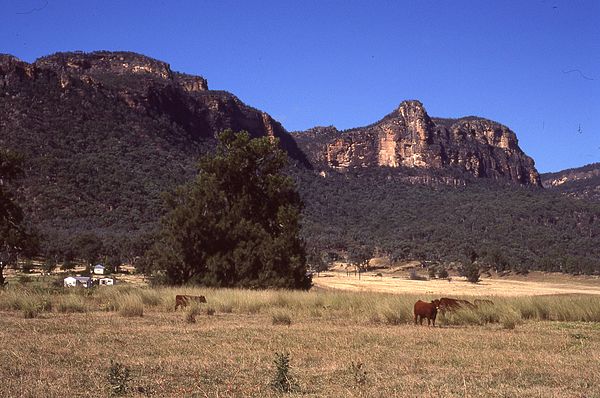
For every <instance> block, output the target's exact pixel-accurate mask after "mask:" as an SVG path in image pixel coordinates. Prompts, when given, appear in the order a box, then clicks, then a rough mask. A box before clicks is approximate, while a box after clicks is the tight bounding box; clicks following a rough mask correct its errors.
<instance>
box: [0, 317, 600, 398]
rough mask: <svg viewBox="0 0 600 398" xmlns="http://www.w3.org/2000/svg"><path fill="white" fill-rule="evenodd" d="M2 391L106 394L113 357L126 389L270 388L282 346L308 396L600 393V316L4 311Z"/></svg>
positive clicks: (259, 393)
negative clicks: (411, 318)
mask: <svg viewBox="0 0 600 398" xmlns="http://www.w3.org/2000/svg"><path fill="white" fill-rule="evenodd" d="M0 341H2V344H1V345H0V378H1V380H2V383H0V396H2V397H48V398H51V397H97V396H107V394H108V392H109V387H108V386H109V384H108V382H107V376H108V373H109V371H108V369H109V367H110V361H111V360H115V361H118V362H120V363H122V364H123V365H125V366H127V367H129V368H130V369H131V381H130V382H129V387H130V390H129V392H128V393H127V396H140V397H141V396H153V397H215V398H216V397H271V396H273V397H274V396H279V395H278V394H277V393H276V392H274V391H273V390H272V389H271V388H270V386H269V383H270V381H271V380H272V379H273V377H274V374H275V368H274V363H273V361H274V359H275V353H276V352H282V353H288V354H289V357H290V364H291V375H292V376H293V377H294V378H295V380H296V381H297V383H298V390H297V392H294V393H291V394H288V396H303V397H415V396H423V397H600V324H598V323H592V322H589V323H588V322H555V321H528V322H525V323H524V324H521V325H519V326H517V327H516V328H515V329H512V330H505V329H501V328H499V326H498V325H485V326H460V327H456V326H454V327H449V326H445V327H436V328H432V327H426V326H414V325H411V324H401V325H385V324H378V325H371V324H365V323H362V322H356V321H355V320H353V319H347V318H335V317H333V318H327V317H325V318H311V317H300V318H295V317H293V318H292V324H291V325H289V326H286V325H273V323H272V321H271V317H270V316H269V315H268V314H262V313H259V314H237V313H216V314H214V315H212V316H209V315H206V314H204V315H199V316H198V317H197V321H196V323H187V322H186V321H185V317H184V316H183V314H182V313H174V312H172V311H161V310H150V311H146V312H145V313H144V316H143V317H135V318H125V317H122V316H119V315H118V314H117V313H116V312H89V313H73V314H57V313H44V314H42V315H40V316H39V317H38V318H35V319H24V318H23V317H22V316H21V314H20V313H18V312H12V311H5V312H0Z"/></svg>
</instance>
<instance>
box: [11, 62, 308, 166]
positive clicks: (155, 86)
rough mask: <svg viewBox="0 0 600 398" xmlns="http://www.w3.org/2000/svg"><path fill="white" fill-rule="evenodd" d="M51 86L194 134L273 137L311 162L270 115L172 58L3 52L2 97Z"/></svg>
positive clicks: (64, 95) (202, 136)
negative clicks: (25, 56)
mask: <svg viewBox="0 0 600 398" xmlns="http://www.w3.org/2000/svg"><path fill="white" fill-rule="evenodd" d="M36 85H37V86H40V85H45V86H47V87H49V88H51V89H52V90H54V89H57V90H59V91H60V96H61V97H62V98H67V97H72V96H78V97H81V101H82V103H83V104H85V103H88V102H89V101H91V98H92V97H94V96H103V97H107V98H110V99H114V100H115V101H117V102H120V103H122V104H125V105H126V106H127V107H128V108H130V109H131V110H132V111H133V112H137V113H141V114H145V115H149V116H151V117H162V118H167V119H169V120H171V122H172V123H174V124H176V125H177V126H178V127H182V128H184V129H185V130H186V131H187V133H188V134H189V136H190V137H191V138H193V139H211V138H213V137H214V136H215V135H216V134H217V133H219V132H220V131H222V130H225V129H233V130H235V131H239V130H246V131H248V132H249V133H250V134H251V135H252V136H254V137H260V136H271V137H276V138H278V139H279V140H280V142H281V146H282V147H283V148H284V149H285V150H287V151H288V152H289V154H290V156H291V157H292V158H294V159H297V160H300V161H302V162H304V163H305V160H304V155H303V154H302V152H301V151H300V150H299V149H298V148H297V146H296V143H295V141H294V140H293V138H292V137H291V136H290V135H289V134H288V133H287V132H286V131H285V129H284V128H283V127H282V126H281V124H279V123H278V122H277V121H275V120H274V119H273V118H271V116H269V115H268V114H266V113H264V112H261V111H259V110H257V109H254V108H252V107H249V106H247V105H246V104H244V103H243V102H242V101H240V100H239V99H238V98H237V97H235V96H234V95H232V94H230V93H228V92H225V91H215V90H209V89H208V83H207V81H206V79H204V78H203V77H201V76H194V75H188V74H185V73H179V72H174V71H172V70H171V68H170V66H169V64H168V63H166V62H162V61H159V60H156V59H153V58H150V57H146V56H144V55H140V54H136V53H131V52H108V51H98V52H93V53H83V52H68V53H57V54H53V55H50V56H46V57H42V58H39V59H38V60H36V61H35V62H34V63H32V64H28V63H26V62H23V61H20V60H18V59H17V58H15V57H13V56H10V55H0V96H5V97H12V96H21V97H22V96H23V95H24V92H23V90H24V89H25V87H26V86H27V87H32V86H36Z"/></svg>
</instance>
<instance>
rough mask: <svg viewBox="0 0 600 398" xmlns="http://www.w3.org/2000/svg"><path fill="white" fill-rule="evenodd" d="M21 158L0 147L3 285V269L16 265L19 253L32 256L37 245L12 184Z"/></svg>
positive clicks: (0, 265) (0, 267) (0, 281)
mask: <svg viewBox="0 0 600 398" xmlns="http://www.w3.org/2000/svg"><path fill="white" fill-rule="evenodd" d="M22 161H23V159H22V157H21V156H20V155H18V154H16V153H14V152H12V151H8V150H5V149H0V287H2V286H4V285H5V283H6V281H5V279H4V274H3V272H4V268H5V267H6V266H7V265H10V264H12V265H16V264H17V257H18V255H19V254H24V255H25V256H31V255H33V254H34V253H35V252H36V250H37V247H38V241H37V239H36V235H35V234H34V233H33V232H31V230H30V228H28V227H27V225H26V224H25V220H24V215H23V211H22V210H21V207H20V206H19V205H18V204H17V202H16V199H15V197H14V194H13V189H12V188H13V187H12V186H11V183H12V182H13V181H14V179H15V178H16V177H17V176H19V175H20V174H21V173H22V168H21V165H22Z"/></svg>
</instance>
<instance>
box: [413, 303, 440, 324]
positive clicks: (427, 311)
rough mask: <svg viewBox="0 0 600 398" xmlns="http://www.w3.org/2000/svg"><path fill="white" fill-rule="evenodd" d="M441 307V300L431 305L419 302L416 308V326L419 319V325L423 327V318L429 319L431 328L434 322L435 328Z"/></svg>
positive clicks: (428, 322)
mask: <svg viewBox="0 0 600 398" xmlns="http://www.w3.org/2000/svg"><path fill="white" fill-rule="evenodd" d="M439 305H440V300H433V301H432V302H431V303H426V302H425V301H421V300H419V301H417V302H416V303H415V307H414V314H415V325H416V324H417V319H418V320H419V325H422V324H423V318H427V325H428V326H429V325H430V324H431V322H432V323H433V326H434V327H435V317H436V315H437V310H438V307H439Z"/></svg>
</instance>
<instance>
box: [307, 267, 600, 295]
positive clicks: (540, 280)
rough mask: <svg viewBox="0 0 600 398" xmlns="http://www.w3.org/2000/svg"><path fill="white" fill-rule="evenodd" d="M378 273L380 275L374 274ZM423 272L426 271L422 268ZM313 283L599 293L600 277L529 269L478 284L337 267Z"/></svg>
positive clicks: (452, 291)
mask: <svg viewBox="0 0 600 398" xmlns="http://www.w3.org/2000/svg"><path fill="white" fill-rule="evenodd" d="M377 273H381V276H376V275H377ZM421 274H422V275H423V276H425V275H426V272H425V271H421ZM313 284H314V285H315V286H317V287H321V288H325V289H340V290H347V291H355V292H361V291H362V292H381V293H422V294H433V295H438V296H439V295H442V296H444V295H446V296H455V295H459V296H512V297H519V296H538V295H552V294H594V295H600V279H599V278H598V277H592V276H573V275H566V274H558V273H545V272H536V271H534V272H530V273H529V275H527V276H510V277H499V276H497V275H496V274H494V275H493V276H492V277H491V278H488V277H484V278H482V279H481V281H480V282H479V283H477V284H473V283H469V282H467V281H466V280H465V278H464V277H458V276H456V275H453V276H452V277H451V281H450V282H448V280H446V279H431V280H411V279H409V278H408V273H407V272H397V271H396V272H393V271H392V272H390V271H388V270H377V271H369V272H364V273H363V274H362V275H361V277H360V279H359V278H358V277H357V276H355V275H354V274H350V276H347V274H346V272H345V271H342V270H340V269H338V270H335V271H333V272H323V273H321V274H320V276H318V277H315V278H313Z"/></svg>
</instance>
